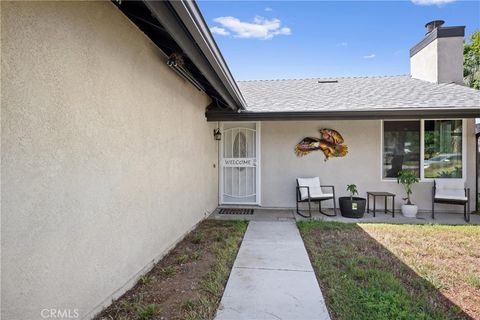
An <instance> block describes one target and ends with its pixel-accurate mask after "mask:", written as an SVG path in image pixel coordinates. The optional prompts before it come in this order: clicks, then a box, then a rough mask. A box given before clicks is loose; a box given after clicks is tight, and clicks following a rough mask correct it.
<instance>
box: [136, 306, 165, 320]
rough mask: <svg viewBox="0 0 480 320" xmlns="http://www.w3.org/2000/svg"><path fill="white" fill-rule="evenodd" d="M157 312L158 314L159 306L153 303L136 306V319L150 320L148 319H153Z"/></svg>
mask: <svg viewBox="0 0 480 320" xmlns="http://www.w3.org/2000/svg"><path fill="white" fill-rule="evenodd" d="M159 312H160V306H159V305H158V304H155V303H152V304H147V305H146V306H138V307H137V318H138V320H150V319H153V317H154V316H155V315H157V314H158V313H159Z"/></svg>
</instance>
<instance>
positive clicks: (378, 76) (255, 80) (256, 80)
mask: <svg viewBox="0 0 480 320" xmlns="http://www.w3.org/2000/svg"><path fill="white" fill-rule="evenodd" d="M407 76H408V77H410V75H409V74H398V75H376V76H348V77H314V78H291V79H252V80H238V81H237V82H270V81H302V80H320V79H359V78H395V77H407Z"/></svg>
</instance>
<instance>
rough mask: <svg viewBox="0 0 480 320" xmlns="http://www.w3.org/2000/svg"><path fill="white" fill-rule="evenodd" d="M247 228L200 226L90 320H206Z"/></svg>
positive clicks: (217, 224) (212, 222) (216, 222)
mask: <svg viewBox="0 0 480 320" xmlns="http://www.w3.org/2000/svg"><path fill="white" fill-rule="evenodd" d="M246 226H247V222H243V221H219V220H206V221H203V222H202V223H200V224H199V225H198V226H197V228H196V229H195V230H193V231H192V232H191V233H189V234H188V235H187V236H186V237H185V238H184V239H183V240H182V241H181V242H180V243H178V244H177V246H176V247H175V248H174V249H173V250H172V251H171V252H170V253H168V254H167V255H166V256H165V257H164V258H163V259H162V260H161V261H159V262H158V263H157V264H156V265H155V267H154V268H153V269H152V270H151V271H150V272H149V273H148V274H147V275H145V276H143V277H142V278H141V279H140V280H139V281H138V283H137V284H136V285H135V286H134V287H133V288H132V289H131V290H129V291H128V292H126V293H125V294H124V295H123V296H122V297H120V298H119V299H118V300H117V301H115V302H114V303H113V304H112V305H111V306H109V307H108V308H107V309H105V310H104V311H103V312H102V313H101V314H99V315H98V316H97V317H96V318H95V319H97V320H105V319H109V320H110V319H115V320H118V319H141V320H147V319H162V320H169V319H211V318H213V317H214V315H215V312H216V309H217V307H218V304H219V302H220V299H221V296H222V294H223V290H224V287H225V284H226V281H227V279H228V275H229V273H230V270H231V268H232V265H233V261H234V260H235V257H236V254H237V252H238V248H239V246H240V243H241V240H242V238H243V234H244V232H245V230H246Z"/></svg>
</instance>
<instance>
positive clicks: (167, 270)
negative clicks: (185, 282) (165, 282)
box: [160, 266, 177, 277]
mask: <svg viewBox="0 0 480 320" xmlns="http://www.w3.org/2000/svg"><path fill="white" fill-rule="evenodd" d="M160 272H161V273H162V275H164V276H166V277H171V276H173V275H175V274H176V273H177V268H175V267H171V266H170V267H165V268H162V269H160Z"/></svg>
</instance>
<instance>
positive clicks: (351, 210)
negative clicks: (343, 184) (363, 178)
mask: <svg viewBox="0 0 480 320" xmlns="http://www.w3.org/2000/svg"><path fill="white" fill-rule="evenodd" d="M347 191H348V192H350V196H349V197H340V198H338V201H339V203H340V212H341V213H342V216H343V217H346V218H362V217H363V214H364V213H365V204H366V200H365V198H360V197H354V196H355V195H356V194H358V189H357V186H356V185H355V184H349V185H347Z"/></svg>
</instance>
